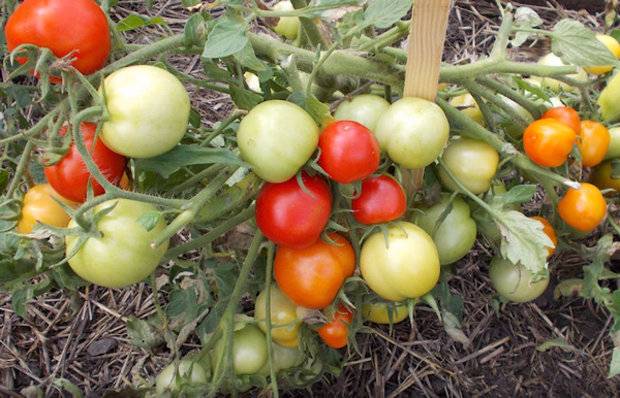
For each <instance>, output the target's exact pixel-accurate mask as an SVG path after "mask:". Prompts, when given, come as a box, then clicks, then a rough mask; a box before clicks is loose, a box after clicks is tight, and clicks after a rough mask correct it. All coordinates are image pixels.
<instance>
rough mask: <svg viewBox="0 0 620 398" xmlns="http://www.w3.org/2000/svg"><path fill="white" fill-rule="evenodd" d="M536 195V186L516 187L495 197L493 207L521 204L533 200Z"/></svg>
mask: <svg viewBox="0 0 620 398" xmlns="http://www.w3.org/2000/svg"><path fill="white" fill-rule="evenodd" d="M535 193H536V185H533V184H527V185H516V186H514V187H512V189H510V191H508V192H506V193H505V194H502V195H495V196H494V197H493V199H492V205H493V206H495V207H498V206H499V207H505V206H508V205H511V204H519V203H523V202H527V201H528V200H530V199H532V196H534V194H535Z"/></svg>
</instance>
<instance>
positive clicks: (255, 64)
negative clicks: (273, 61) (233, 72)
mask: <svg viewBox="0 0 620 398" xmlns="http://www.w3.org/2000/svg"><path fill="white" fill-rule="evenodd" d="M234 57H235V59H236V60H237V61H238V62H239V63H240V64H241V65H242V66H245V67H246V68H249V69H252V70H253V71H255V72H262V71H264V70H266V69H267V65H266V64H265V63H264V62H263V61H261V60H260V59H258V58H257V57H256V54H255V53H254V48H253V47H252V45H251V44H250V43H247V44H246V45H245V47H243V48H242V49H241V51H239V52H237V53H236V54H234Z"/></svg>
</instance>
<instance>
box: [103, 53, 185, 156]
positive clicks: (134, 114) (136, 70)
mask: <svg viewBox="0 0 620 398" xmlns="http://www.w3.org/2000/svg"><path fill="white" fill-rule="evenodd" d="M100 91H102V92H105V99H106V108H107V110H108V114H109V117H108V119H107V120H106V121H105V122H104V123H103V127H102V129H101V139H102V140H103V142H104V143H105V144H106V146H107V147H108V148H110V149H111V150H113V151H114V152H116V153H120V154H122V155H125V156H128V157H132V158H150V157H153V156H157V155H161V154H163V153H165V152H168V151H169V150H171V149H172V148H174V147H175V146H176V145H177V144H178V143H179V142H180V141H181V138H183V135H185V130H186V129H187V122H188V120H189V111H190V103H189V95H188V94H187V91H186V90H185V87H184V86H183V84H181V82H180V81H179V79H177V78H176V77H175V76H174V75H173V74H172V73H170V72H168V71H166V70H164V69H161V68H157V67H155V66H151V65H134V66H128V67H125V68H122V69H119V70H117V71H116V72H114V73H112V74H111V75H109V76H108V77H106V78H105V80H104V81H103V84H102V86H101V88H100Z"/></svg>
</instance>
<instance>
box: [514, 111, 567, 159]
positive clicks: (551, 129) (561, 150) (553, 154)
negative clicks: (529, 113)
mask: <svg viewBox="0 0 620 398" xmlns="http://www.w3.org/2000/svg"><path fill="white" fill-rule="evenodd" d="M576 136H577V135H576V134H575V131H574V130H573V129H572V128H570V127H568V126H567V125H566V124H564V123H561V122H558V121H557V120H555V119H538V120H536V121H534V122H532V123H531V124H530V125H529V126H528V127H527V128H526V129H525V132H524V133H523V148H524V149H525V153H526V154H527V156H528V157H529V158H530V159H531V160H532V161H533V162H534V163H536V164H538V165H539V166H544V167H557V166H560V165H562V164H563V163H564V162H566V159H567V158H568V155H569V154H570V152H571V150H572V149H573V144H574V143H575V139H576Z"/></svg>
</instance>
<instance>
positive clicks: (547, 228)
mask: <svg viewBox="0 0 620 398" xmlns="http://www.w3.org/2000/svg"><path fill="white" fill-rule="evenodd" d="M530 218H531V219H533V220H536V221H538V222H540V223H541V224H542V225H543V232H544V233H545V234H546V235H547V236H548V237H549V239H551V242H553V246H554V247H550V248H549V249H548V250H549V254H548V255H547V257H549V256H551V255H552V254H553V253H554V252H555V248H556V247H557V245H558V236H557V235H556V233H555V229H554V228H553V225H551V223H550V222H549V220H547V219H546V218H544V217H541V216H532V217H530Z"/></svg>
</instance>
